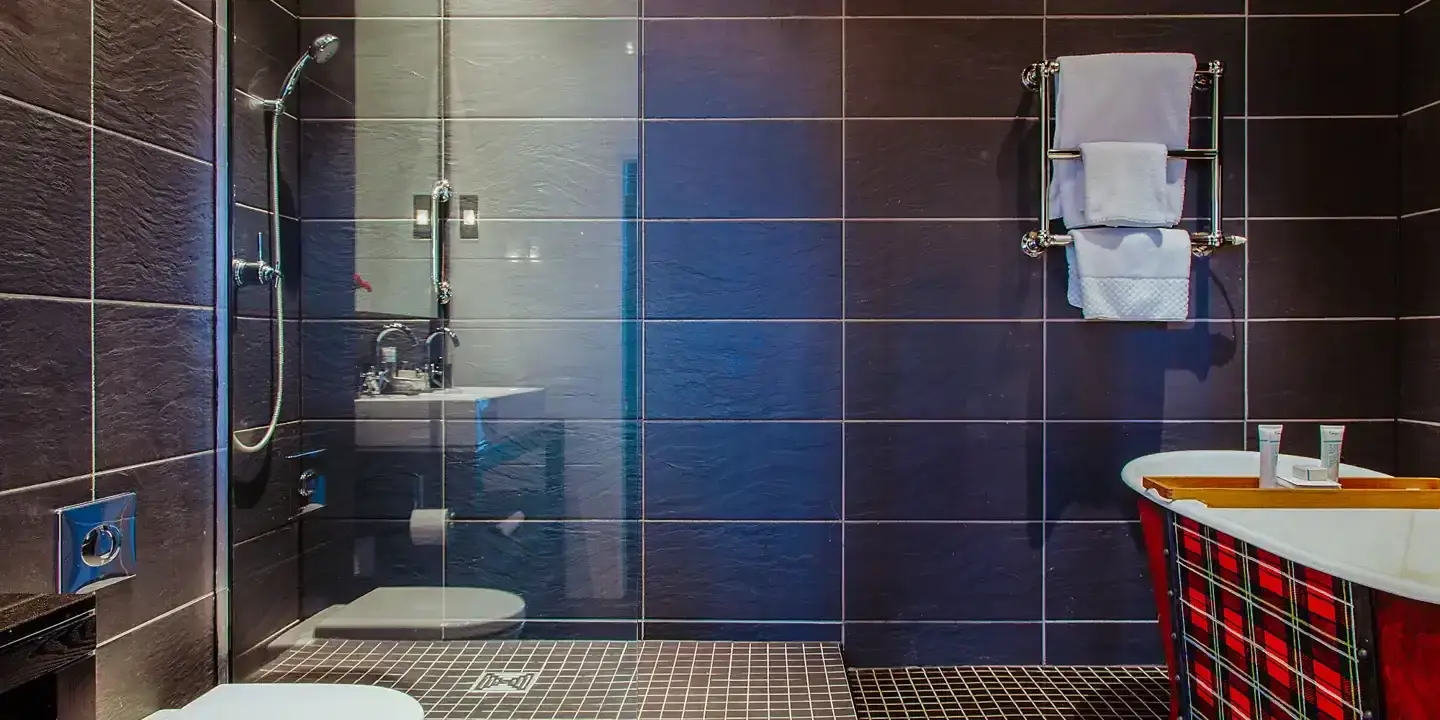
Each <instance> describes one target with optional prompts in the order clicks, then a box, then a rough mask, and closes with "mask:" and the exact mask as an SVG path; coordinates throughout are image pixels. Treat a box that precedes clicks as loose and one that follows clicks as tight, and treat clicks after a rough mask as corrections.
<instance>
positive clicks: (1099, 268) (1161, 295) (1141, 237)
mask: <svg viewBox="0 0 1440 720" xmlns="http://www.w3.org/2000/svg"><path fill="white" fill-rule="evenodd" d="M1070 235H1071V237H1072V238H1073V241H1072V242H1071V244H1070V246H1069V247H1067V248H1066V249H1065V257H1066V258H1067V259H1069V261H1070V289H1069V292H1068V293H1067V296H1068V297H1067V299H1068V300H1069V301H1070V304H1071V305H1074V306H1075V307H1078V308H1080V309H1081V310H1083V311H1084V312H1085V318H1086V319H1088V320H1133V321H1145V322H1166V321H1179V320H1185V319H1187V318H1189V316H1190V257H1191V256H1190V233H1189V232H1186V231H1184V230H1171V229H1164V230H1162V229H1154V228H1091V229H1078V230H1071V231H1070Z"/></svg>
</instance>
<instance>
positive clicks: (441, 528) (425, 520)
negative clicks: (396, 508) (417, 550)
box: [410, 508, 452, 545]
mask: <svg viewBox="0 0 1440 720" xmlns="http://www.w3.org/2000/svg"><path fill="white" fill-rule="evenodd" d="M451 515H452V513H451V512H450V509H449V508H441V509H439V510H415V511H413V512H411V513H410V542H411V543H413V544H415V545H444V544H445V533H446V532H447V531H448V530H449V529H450V517H451Z"/></svg>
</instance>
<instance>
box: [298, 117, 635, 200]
mask: <svg viewBox="0 0 1440 720" xmlns="http://www.w3.org/2000/svg"><path fill="white" fill-rule="evenodd" d="M300 150H301V151H300V167H299V171H300V177H303V178H304V179H305V180H304V183H303V185H302V186H301V193H300V195H301V199H300V211H301V213H303V214H302V215H301V217H303V218H305V219H306V220H313V219H315V218H357V217H358V218H367V219H400V218H410V217H411V216H412V215H413V211H414V208H415V205H414V196H415V195H424V196H426V197H429V196H430V190H431V188H432V187H433V186H434V185H435V158H437V157H439V153H440V126H439V123H436V122H413V123H412V122H371V123H366V122H306V123H301V126H300ZM507 150H509V151H511V152H514V150H515V149H514V148H513V147H512V148H507ZM490 170H491V171H492V172H493V171H494V170H495V168H493V167H491V168H490ZM452 180H453V178H452ZM456 186H457V187H460V185H459V184H458V183H457V185H456ZM617 207H618V203H617Z"/></svg>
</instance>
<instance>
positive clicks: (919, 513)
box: [845, 422, 1128, 520]
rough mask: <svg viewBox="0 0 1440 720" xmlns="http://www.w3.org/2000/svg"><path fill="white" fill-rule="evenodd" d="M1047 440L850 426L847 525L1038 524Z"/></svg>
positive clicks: (1024, 431) (981, 428) (1002, 427)
mask: <svg viewBox="0 0 1440 720" xmlns="http://www.w3.org/2000/svg"><path fill="white" fill-rule="evenodd" d="M1043 439H1044V428H1043V426H1042V425H1041V424H1040V423H1015V424H1010V423H1003V424H1002V423H948V422H947V423H852V424H850V425H848V426H847V427H846V428H845V518H846V519H847V520H1039V519H1040V518H1041V512H1040V510H1041V501H1042V488H1041V486H1042V480H1043V478H1044V474H1043V466H1042V463H1041V462H1040V457H1041V456H1042V453H1041V448H1042V447H1043ZM1127 492H1128V490H1127Z"/></svg>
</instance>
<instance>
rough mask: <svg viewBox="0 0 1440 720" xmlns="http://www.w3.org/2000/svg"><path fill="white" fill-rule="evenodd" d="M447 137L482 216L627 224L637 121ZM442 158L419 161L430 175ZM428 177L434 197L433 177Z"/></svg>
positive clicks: (458, 180) (452, 169) (448, 128)
mask: <svg viewBox="0 0 1440 720" xmlns="http://www.w3.org/2000/svg"><path fill="white" fill-rule="evenodd" d="M445 133H446V134H445V147H446V148H448V150H447V152H446V165H447V167H446V172H447V173H448V177H449V179H450V181H451V183H453V184H454V186H455V188H456V192H458V193H461V194H477V193H478V194H479V196H480V198H479V201H480V202H479V205H480V208H479V216H480V217H482V218H567V219H574V218H583V219H591V218H605V219H614V218H619V217H620V216H621V213H622V212H623V211H624V207H625V203H626V198H625V193H626V192H627V187H626V185H625V169H626V167H627V165H630V164H632V163H635V162H637V161H638V158H639V154H640V150H639V147H640V128H639V125H638V124H637V123H631V122H603V121H601V122H589V121H574V122H552V121H537V122H487V121H483V120H476V121H469V122H447V123H446V124H445ZM367 152H368V151H367ZM434 157H435V156H434V155H431V157H429V158H423V157H421V158H416V162H418V163H419V164H420V167H421V169H422V170H423V172H424V173H432V174H433V172H434V170H433V168H431V167H430V166H429V165H428V164H427V163H429V162H433V158H434ZM654 157H655V156H653V155H652V156H651V159H652V161H653V160H654ZM647 172H649V171H647ZM421 179H423V180H425V189H424V190H423V192H424V194H426V195H429V194H430V189H429V188H430V186H431V184H432V183H433V177H431V176H430V175H422V178H421ZM363 180H364V179H363V178H362V181H363ZM630 191H631V192H634V191H633V190H630ZM407 198H408V196H407ZM307 217H309V216H308V214H307ZM359 217H371V216H370V215H367V214H363V213H362V214H360V215H359Z"/></svg>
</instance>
